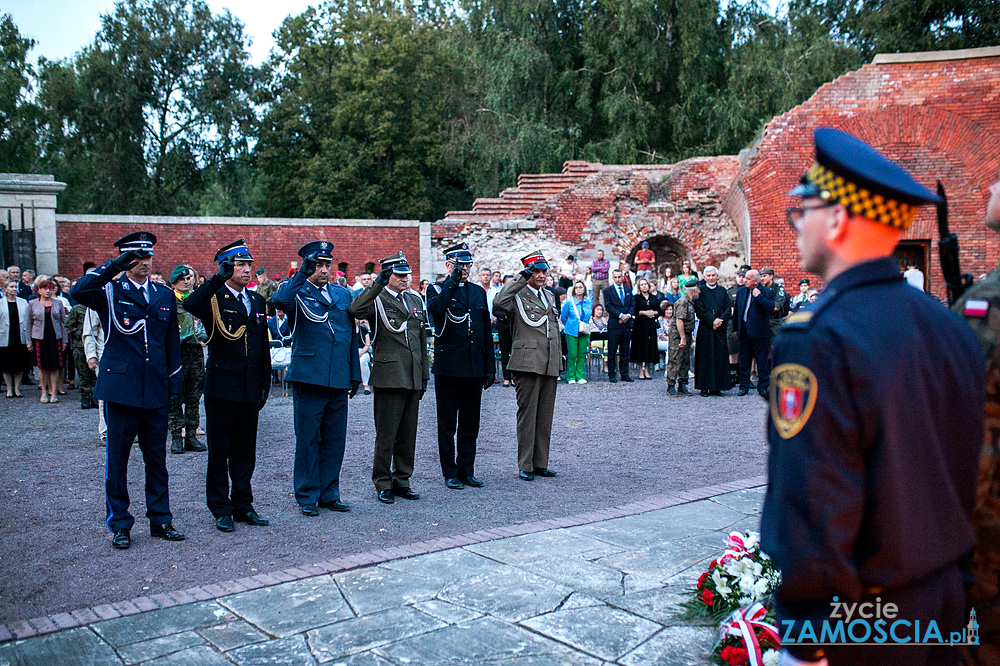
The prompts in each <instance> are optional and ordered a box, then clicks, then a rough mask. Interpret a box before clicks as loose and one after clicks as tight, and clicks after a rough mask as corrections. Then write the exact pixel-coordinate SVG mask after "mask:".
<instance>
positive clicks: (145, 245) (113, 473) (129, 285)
mask: <svg viewBox="0 0 1000 666" xmlns="http://www.w3.org/2000/svg"><path fill="white" fill-rule="evenodd" d="M155 244H156V236H154V235H153V234H151V233H149V232H148V231H137V232H135V233H132V234H129V235H127V236H125V237H123V238H119V239H118V240H117V241H115V247H117V248H118V252H119V254H118V256H117V257H115V258H114V259H112V260H111V261H109V262H108V263H106V264H104V265H103V266H101V267H100V268H99V269H97V270H96V271H94V272H92V273H88V274H87V275H84V276H83V277H82V278H80V279H79V280H78V281H77V283H76V285H75V286H74V287H73V289H72V290H71V292H70V294H71V295H72V297H73V298H74V299H75V300H76V301H78V302H80V303H83V304H84V305H86V306H87V307H88V308H91V309H93V310H96V311H97V314H98V316H99V317H100V319H101V326H102V327H103V328H104V330H105V332H106V333H105V335H106V339H105V341H104V355H103V356H102V357H101V367H100V370H99V372H98V375H97V389H96V390H95V391H94V397H95V398H97V399H98V400H103V401H104V408H105V410H106V412H105V413H106V418H107V423H108V442H107V473H106V476H105V483H104V485H105V494H106V495H107V509H108V528H109V529H110V530H111V532H112V533H113V534H114V537H113V538H112V540H111V544H112V545H113V546H114V547H115V548H128V547H129V546H130V545H131V543H132V540H131V530H132V525H133V524H135V518H133V517H132V515H131V514H130V513H129V511H128V506H129V495H128V458H129V453H130V452H131V450H132V442H133V440H135V438H136V436H138V437H139V449H140V450H141V451H142V458H143V462H144V463H145V469H146V517H147V518H149V531H150V534H151V535H152V536H154V537H157V538H160V539H166V540H168V541H180V540H182V539H184V535H183V534H181V533H180V532H178V531H177V530H175V529H174V526H173V517H172V516H171V514H170V497H169V494H168V492H167V461H166V456H167V409H168V406H169V403H170V402H177V401H179V400H180V393H181V350H180V346H181V343H180V330H179V328H178V325H177V308H176V303H175V302H176V299H175V297H174V292H173V290H172V289H170V287H167V286H165V285H161V284H156V283H155V282H152V281H150V279H149V274H150V273H151V272H152V269H153V245H155ZM122 273H124V274H122ZM119 274H122V275H121V277H119V278H118V279H115V277H116V276H118V275H119Z"/></svg>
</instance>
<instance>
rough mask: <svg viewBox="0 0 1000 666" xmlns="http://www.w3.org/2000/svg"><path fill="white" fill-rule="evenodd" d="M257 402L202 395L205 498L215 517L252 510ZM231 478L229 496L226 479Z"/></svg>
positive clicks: (255, 462) (240, 513) (255, 457)
mask: <svg viewBox="0 0 1000 666" xmlns="http://www.w3.org/2000/svg"><path fill="white" fill-rule="evenodd" d="M258 411H259V410H258V409H257V403H256V402H233V401H231V400H219V399H218V398H209V397H208V396H205V433H206V435H207V437H208V440H207V441H208V471H207V473H206V475H205V497H206V500H207V502H208V510H209V511H211V512H212V515H213V516H215V517H216V518H218V517H220V516H231V515H233V514H234V513H235V514H236V515H243V514H245V513H247V512H248V511H253V490H251V488H250V479H251V478H252V477H253V470H254V467H256V465H257V414H258ZM230 480H232V495H231V496H230V490H229V482H230Z"/></svg>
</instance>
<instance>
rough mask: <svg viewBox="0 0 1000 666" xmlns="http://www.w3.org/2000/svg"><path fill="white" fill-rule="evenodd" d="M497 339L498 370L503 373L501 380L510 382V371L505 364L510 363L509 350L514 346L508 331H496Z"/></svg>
mask: <svg viewBox="0 0 1000 666" xmlns="http://www.w3.org/2000/svg"><path fill="white" fill-rule="evenodd" d="M497 339H498V342H499V344H500V369H501V370H502V371H503V378H504V379H506V380H507V381H510V370H508V369H507V364H508V363H510V348H511V346H512V345H513V344H514V339H513V338H512V337H511V335H510V330H509V329H508V330H503V329H500V330H498V331H497Z"/></svg>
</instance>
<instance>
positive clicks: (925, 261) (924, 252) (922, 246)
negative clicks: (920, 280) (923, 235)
mask: <svg viewBox="0 0 1000 666" xmlns="http://www.w3.org/2000/svg"><path fill="white" fill-rule="evenodd" d="M930 247H931V242H930V241H929V240H904V241H899V245H897V246H896V249H895V250H893V252H892V256H893V258H894V259H895V260H896V262H897V263H898V264H899V272H900V273H902V272H903V271H905V270H906V267H907V265H908V264H909V263H910V262H912V263H913V265H914V266H915V267H916V268H917V270H919V271H920V272H921V273H923V274H924V291H928V292H929V291H930V271H928V270H927V269H928V267H929V266H930Z"/></svg>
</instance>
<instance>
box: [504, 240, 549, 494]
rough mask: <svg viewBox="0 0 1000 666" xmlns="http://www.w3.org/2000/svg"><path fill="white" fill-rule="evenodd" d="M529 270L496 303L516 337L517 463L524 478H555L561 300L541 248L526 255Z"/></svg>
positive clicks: (513, 361)
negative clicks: (552, 457)
mask: <svg viewBox="0 0 1000 666" xmlns="http://www.w3.org/2000/svg"><path fill="white" fill-rule="evenodd" d="M521 263H522V264H523V265H524V269H523V270H521V272H519V273H518V274H517V277H516V278H514V279H513V280H511V281H510V282H508V283H507V284H505V285H504V286H503V289H501V290H500V293H499V294H497V297H496V300H495V301H494V302H493V307H495V308H500V309H501V310H503V311H504V312H506V313H507V316H508V317H509V318H510V331H511V336H512V337H513V339H514V342H513V345H512V348H511V352H510V363H508V364H507V367H508V368H509V369H510V371H511V374H512V375H513V377H514V389H515V392H516V397H517V466H518V470H519V471H518V476H519V477H520V478H521V480H523V481H533V480H534V479H535V477H536V476H543V477H551V476H555V475H556V473H555V472H554V471H552V470H550V469H549V443H550V441H551V439H552V413H553V411H554V410H555V405H556V380H557V379H558V378H559V371H560V369H561V365H562V345H561V343H560V341H559V305H558V303H557V302H556V297H555V296H554V295H553V294H552V293H551V292H546V290H545V278H546V277H548V273H549V262H547V261H546V260H545V257H544V256H543V255H542V253H541V252H533V253H532V254H529V255H528V256H526V257H522V259H521Z"/></svg>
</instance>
